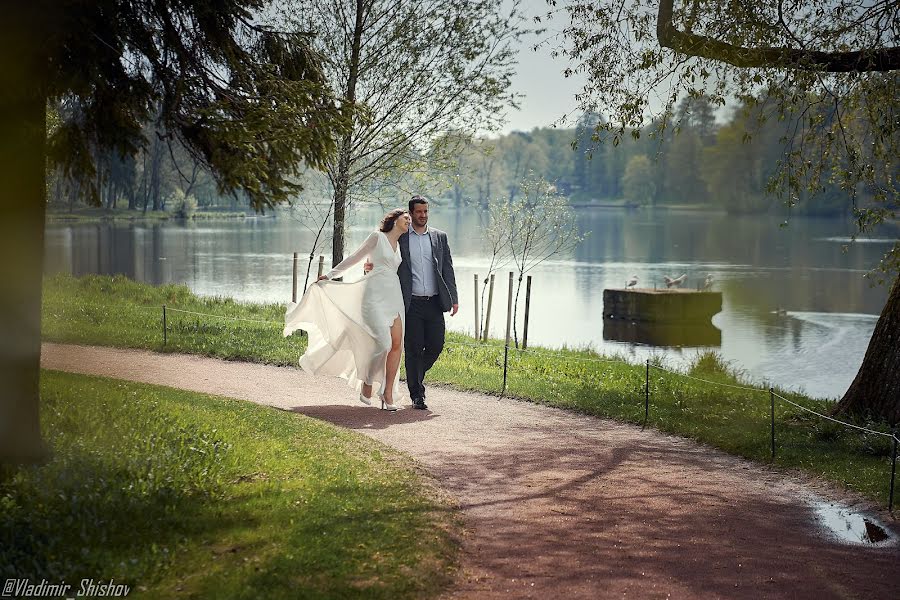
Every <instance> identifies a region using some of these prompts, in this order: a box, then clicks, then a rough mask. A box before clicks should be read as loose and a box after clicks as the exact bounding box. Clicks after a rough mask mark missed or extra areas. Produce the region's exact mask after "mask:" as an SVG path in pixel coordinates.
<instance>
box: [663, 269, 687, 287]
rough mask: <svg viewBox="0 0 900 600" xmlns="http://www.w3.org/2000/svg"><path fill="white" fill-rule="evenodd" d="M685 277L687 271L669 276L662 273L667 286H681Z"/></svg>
mask: <svg viewBox="0 0 900 600" xmlns="http://www.w3.org/2000/svg"><path fill="white" fill-rule="evenodd" d="M685 279H687V273H682V274H681V276H680V277H675V278H672V277H669V276H668V275H663V280H664V281H665V282H666V287H667V288H672V287H676V288H677V287H681V284H682V283H684V280H685Z"/></svg>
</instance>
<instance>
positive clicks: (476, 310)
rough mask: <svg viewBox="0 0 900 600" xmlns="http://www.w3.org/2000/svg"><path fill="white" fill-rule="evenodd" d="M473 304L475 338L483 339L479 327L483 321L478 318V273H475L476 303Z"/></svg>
mask: <svg viewBox="0 0 900 600" xmlns="http://www.w3.org/2000/svg"><path fill="white" fill-rule="evenodd" d="M472 306H474V307H475V339H476V340H480V339H481V330H480V329H479V327H480V326H481V321H480V320H479V319H478V273H475V304H473V305H472Z"/></svg>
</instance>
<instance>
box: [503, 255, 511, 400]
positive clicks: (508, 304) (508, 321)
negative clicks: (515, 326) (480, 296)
mask: <svg viewBox="0 0 900 600" xmlns="http://www.w3.org/2000/svg"><path fill="white" fill-rule="evenodd" d="M512 298H513V272H512V271H510V272H509V294H508V299H507V301H506V344H505V345H504V348H503V389H502V390H500V395H501V396H503V394H505V393H506V372H507V369H508V367H509V332H510V329H512Z"/></svg>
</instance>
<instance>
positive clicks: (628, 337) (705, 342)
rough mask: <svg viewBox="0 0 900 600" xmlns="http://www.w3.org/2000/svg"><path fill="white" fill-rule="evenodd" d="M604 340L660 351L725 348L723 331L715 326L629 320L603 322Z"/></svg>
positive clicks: (604, 320) (709, 324)
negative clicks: (657, 348) (654, 348)
mask: <svg viewBox="0 0 900 600" xmlns="http://www.w3.org/2000/svg"><path fill="white" fill-rule="evenodd" d="M603 339H604V340H615V341H618V342H629V343H632V344H643V345H646V346H657V347H660V348H673V347H675V348H689V347H700V348H706V349H716V348H719V347H720V346H721V345H722V332H721V331H719V329H718V328H717V327H716V326H715V325H713V324H712V323H708V324H704V323H649V322H643V321H628V320H625V319H603Z"/></svg>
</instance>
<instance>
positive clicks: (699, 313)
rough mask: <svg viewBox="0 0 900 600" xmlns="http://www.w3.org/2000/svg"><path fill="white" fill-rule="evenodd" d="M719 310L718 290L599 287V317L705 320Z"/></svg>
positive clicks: (670, 320) (678, 320)
mask: <svg viewBox="0 0 900 600" xmlns="http://www.w3.org/2000/svg"><path fill="white" fill-rule="evenodd" d="M721 310H722V292H701V291H697V290H691V289H678V288H673V289H657V290H654V289H644V288H632V289H624V288H622V289H607V290H603V318H604V319H626V320H628V321H640V322H653V323H660V322H666V323H709V322H710V319H711V318H712V316H713V315H714V314H716V313H718V312H720V311H721Z"/></svg>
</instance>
